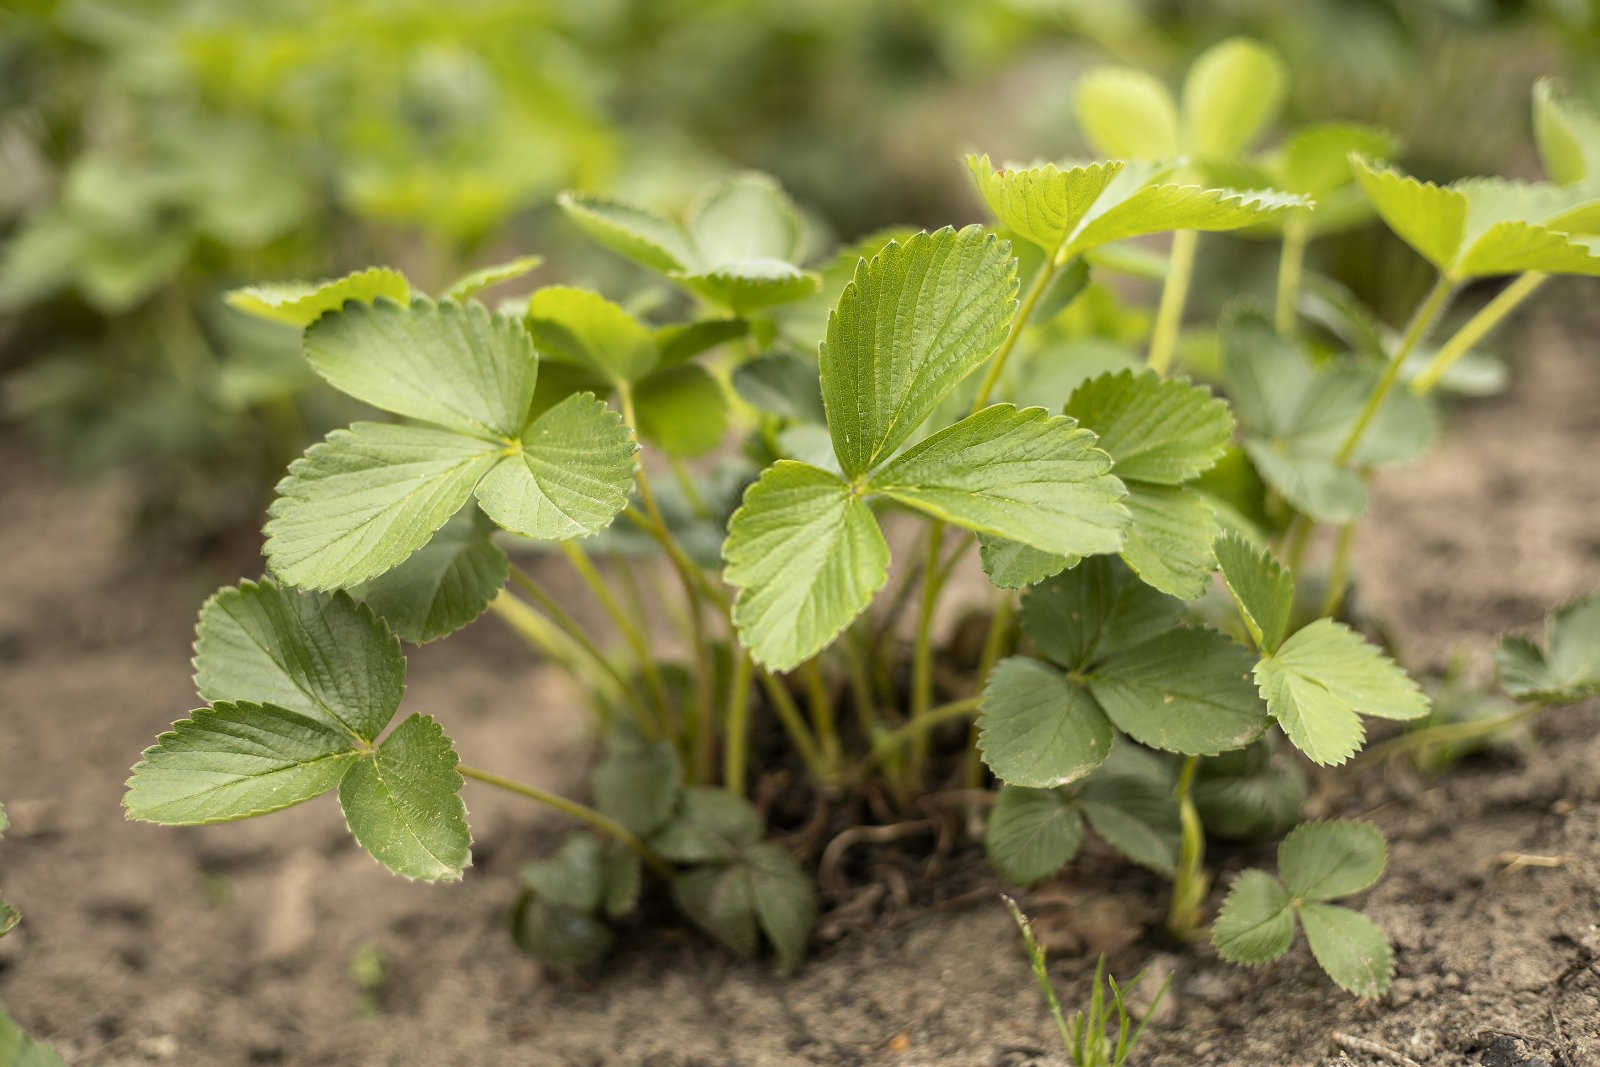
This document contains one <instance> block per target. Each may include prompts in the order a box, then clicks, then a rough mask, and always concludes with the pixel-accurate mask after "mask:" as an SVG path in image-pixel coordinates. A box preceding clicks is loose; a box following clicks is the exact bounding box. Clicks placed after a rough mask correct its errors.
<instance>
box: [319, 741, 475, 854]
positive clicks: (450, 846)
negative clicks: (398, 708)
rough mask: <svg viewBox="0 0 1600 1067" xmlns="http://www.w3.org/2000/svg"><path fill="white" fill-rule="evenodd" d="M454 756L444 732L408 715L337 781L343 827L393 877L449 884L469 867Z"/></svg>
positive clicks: (469, 839)
mask: <svg viewBox="0 0 1600 1067" xmlns="http://www.w3.org/2000/svg"><path fill="white" fill-rule="evenodd" d="M457 762H458V761H457V759H456V751H455V748H454V747H453V746H452V745H451V743H450V739H449V738H448V737H446V736H445V733H444V730H443V729H442V728H441V727H440V726H439V724H438V723H437V722H436V721H434V720H433V719H432V718H430V717H429V716H426V715H413V716H411V717H410V718H409V719H406V720H405V721H404V722H402V723H401V724H400V725H399V726H397V727H395V728H394V731H393V732H392V733H390V734H389V736H388V737H386V738H384V740H383V744H381V745H379V746H378V750H377V751H376V752H375V753H374V754H373V755H372V756H371V757H369V758H367V759H362V760H359V761H357V762H356V763H355V764H354V765H353V766H352V767H351V768H350V769H349V771H347V772H346V774H345V776H344V781H342V782H340V783H339V804H340V806H341V807H343V808H344V817H345V822H346V823H348V824H349V826H350V832H351V833H352V834H354V835H355V838H356V840H357V841H358V842H360V844H361V847H362V848H364V849H366V850H367V851H368V852H369V853H371V854H372V857H373V858H374V859H376V860H377V861H378V862H379V863H381V864H383V865H384V866H385V867H387V868H388V869H389V870H391V871H393V872H394V873H395V874H398V875H401V876H402V877H405V878H412V879H417V880H421V881H425V882H442V881H456V880H457V879H459V878H460V877H461V872H462V870H463V869H464V868H465V867H466V866H467V865H468V864H469V863H471V862H472V834H471V833H470V832H469V831H468V829H467V808H466V805H465V804H463V803H462V802H461V775H460V773H459V772H458V771H457V770H456V763H457Z"/></svg>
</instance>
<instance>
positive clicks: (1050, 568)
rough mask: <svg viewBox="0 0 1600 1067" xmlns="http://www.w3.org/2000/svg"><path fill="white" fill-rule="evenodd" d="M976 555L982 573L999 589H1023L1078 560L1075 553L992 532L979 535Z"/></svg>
mask: <svg viewBox="0 0 1600 1067" xmlns="http://www.w3.org/2000/svg"><path fill="white" fill-rule="evenodd" d="M978 555H979V557H980V559H981V561H982V564H983V573H984V574H987V575H988V576H989V581H991V582H993V583H994V584H995V585H997V586H999V587H1000V588H1001V589H1022V588H1025V587H1027V586H1030V585H1037V584H1038V583H1040V582H1042V581H1044V580H1045V579H1046V578H1049V577H1051V576H1052V575H1056V574H1060V573H1061V572H1062V571H1064V570H1066V569H1067V568H1068V567H1071V566H1073V565H1074V564H1076V563H1077V562H1078V557H1076V556H1058V555H1056V554H1055V553H1054V552H1041V551H1040V550H1039V549H1037V548H1034V547H1032V546H1031V545H1025V544H1022V543H1021V542H1019V541H1008V540H1006V539H1005V538H1003V537H995V536H993V535H992V534H979V535H978Z"/></svg>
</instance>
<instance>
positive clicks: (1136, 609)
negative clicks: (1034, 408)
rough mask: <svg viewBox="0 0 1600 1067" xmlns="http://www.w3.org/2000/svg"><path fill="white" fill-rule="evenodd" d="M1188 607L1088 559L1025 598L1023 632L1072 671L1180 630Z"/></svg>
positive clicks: (1106, 561) (1113, 564)
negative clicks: (1181, 620)
mask: <svg viewBox="0 0 1600 1067" xmlns="http://www.w3.org/2000/svg"><path fill="white" fill-rule="evenodd" d="M1182 615H1183V604H1182V603H1181V602H1179V601H1177V600H1174V599H1173V598H1172V597H1170V596H1165V595H1163V594H1161V593H1159V592H1157V591H1156V590H1154V589H1152V588H1150V587H1149V586H1148V585H1145V584H1144V583H1142V582H1140V581H1139V580H1138V579H1136V578H1135V577H1134V576H1133V575H1132V574H1130V573H1129V572H1128V569H1127V568H1126V567H1124V566H1123V565H1121V564H1120V563H1118V562H1117V561H1116V560H1114V559H1111V558H1109V557H1106V556H1094V557H1091V558H1089V559H1086V560H1084V561H1083V562H1082V563H1080V564H1078V565H1077V566H1076V567H1074V568H1072V569H1071V570H1069V571H1067V572H1066V573H1064V574H1058V575H1056V576H1054V577H1052V578H1051V579H1050V580H1049V581H1047V582H1043V583H1042V584H1040V585H1037V586H1035V587H1033V588H1032V589H1029V590H1028V591H1027V592H1026V593H1024V594H1023V596H1022V610H1021V623H1022V632H1023V633H1024V634H1025V635H1027V638H1028V640H1029V641H1031V642H1033V647H1034V648H1036V649H1038V650H1039V651H1040V652H1041V653H1042V654H1044V655H1045V656H1047V657H1049V658H1050V659H1052V660H1054V661H1055V662H1056V663H1059V664H1060V665H1061V666H1062V667H1065V668H1066V669H1067V670H1082V669H1084V668H1086V667H1088V666H1089V665H1090V664H1091V663H1093V662H1095V661H1097V660H1100V659H1104V658H1105V657H1106V656H1109V655H1112V654H1114V653H1117V652H1120V651H1123V650H1125V649H1129V648H1133V647H1135V646H1137V645H1141V644H1143V643H1144V642H1146V641H1148V640H1150V639H1151V638H1154V637H1157V636H1159V635H1161V634H1164V633H1167V632H1168V631H1170V630H1173V629H1175V628H1176V627H1177V625H1178V623H1179V621H1180V619H1181V618H1182Z"/></svg>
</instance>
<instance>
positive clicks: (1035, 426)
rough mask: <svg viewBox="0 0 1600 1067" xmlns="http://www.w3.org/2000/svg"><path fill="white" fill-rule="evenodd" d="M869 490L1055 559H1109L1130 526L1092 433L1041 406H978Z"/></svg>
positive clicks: (889, 468)
mask: <svg viewBox="0 0 1600 1067" xmlns="http://www.w3.org/2000/svg"><path fill="white" fill-rule="evenodd" d="M837 441H838V438H837V437H835V444H837ZM869 488H870V489H871V491H872V492H875V493H882V494H884V495H885V496H889V497H891V498H893V499H895V500H898V501H900V502H901V503H904V504H908V505H910V506H911V507H914V508H917V509H919V510H922V511H925V512H928V513H929V514H931V515H934V516H935V517H937V518H940V519H943V520H945V521H947V522H951V523H954V524H956V525H958V526H962V527H965V528H967V529H969V530H975V531H977V532H979V533H986V534H991V535H994V536H998V537H1004V538H1007V539H1009V540H1012V541H1020V542H1021V543H1023V544H1026V545H1031V546H1032V547H1034V548H1037V549H1040V550H1042V551H1045V552H1053V553H1056V554H1058V555H1088V554H1091V553H1096V552H1115V551H1116V550H1117V549H1119V548H1120V547H1122V539H1123V530H1124V529H1125V528H1126V527H1127V524H1128V511H1127V509H1126V508H1125V507H1124V506H1123V504H1122V503H1121V500H1122V497H1123V496H1124V495H1125V493H1126V490H1125V489H1124V487H1123V485H1122V483H1121V482H1120V481H1118V480H1117V479H1116V478H1115V477H1114V476H1113V475H1112V474H1111V457H1109V456H1107V455H1106V454H1105V453H1104V452H1102V451H1100V450H1099V449H1098V448H1096V447H1095V437H1094V434H1092V433H1090V432H1089V431H1087V430H1084V429H1081V428H1079V427H1078V426H1077V424H1076V423H1074V422H1073V420H1072V419H1070V418H1067V417H1065V416H1061V415H1057V416H1051V415H1050V414H1049V413H1048V412H1046V411H1045V410H1044V409H1043V408H1024V409H1022V410H1020V411H1019V410H1018V409H1016V408H1014V407H1012V406H1011V405H1010V404H994V405H991V406H990V407H987V408H984V409H983V410H982V411H980V412H978V413H976V414H974V415H969V416H968V417H967V418H965V419H962V420H961V421H960V422H958V423H956V424H955V425H953V426H950V427H947V428H946V429H944V430H941V431H939V432H938V433H936V434H934V435H933V436H931V437H929V438H927V439H926V440H924V441H922V442H920V443H919V444H917V445H914V446H913V447H911V448H909V449H907V450H906V451H905V452H904V453H903V454H901V455H900V456H899V457H897V458H896V459H893V460H891V461H890V462H889V463H888V464H887V465H885V466H884V467H883V468H882V469H881V470H880V471H878V472H877V473H876V474H875V475H874V476H873V477H872V480H871V482H870V483H869Z"/></svg>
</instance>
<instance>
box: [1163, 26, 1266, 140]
mask: <svg viewBox="0 0 1600 1067" xmlns="http://www.w3.org/2000/svg"><path fill="white" fill-rule="evenodd" d="M1288 80H1289V79H1288V72H1287V71H1286V70H1285V69H1284V66H1283V60H1281V59H1279V58H1278V55H1277V53H1276V52H1273V51H1272V50H1271V49H1270V48H1268V47H1266V46H1265V45H1263V44H1260V43H1259V42H1256V41H1252V40H1250V39H1248V38H1245V37H1234V38H1230V39H1229V40H1226V41H1222V42H1221V43H1219V44H1215V45H1212V46H1211V47H1210V48H1208V49H1206V50H1205V51H1204V52H1202V53H1201V54H1200V56H1199V58H1197V59H1196V60H1195V61H1194V63H1193V64H1192V65H1191V66H1190V67H1189V74H1188V77H1186V78H1185V79H1184V83H1183V104H1182V111H1183V142H1182V143H1183V150H1184V151H1185V152H1186V153H1188V154H1189V155H1193V156H1197V157H1199V158H1200V159H1222V160H1226V159H1232V158H1233V157H1235V156H1237V155H1239V154H1240V153H1241V152H1243V151H1244V150H1245V149H1246V148H1248V147H1249V146H1250V143H1251V142H1252V141H1254V140H1255V139H1256V138H1257V137H1259V136H1260V135H1261V133H1262V131H1263V130H1265V129H1266V128H1267V127H1268V126H1269V125H1271V124H1272V122H1273V120H1274V119H1276V118H1277V117H1278V112H1279V111H1280V110H1282V108H1283V98H1284V94H1285V92H1286V90H1287V88H1288Z"/></svg>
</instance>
